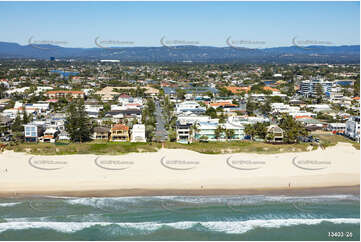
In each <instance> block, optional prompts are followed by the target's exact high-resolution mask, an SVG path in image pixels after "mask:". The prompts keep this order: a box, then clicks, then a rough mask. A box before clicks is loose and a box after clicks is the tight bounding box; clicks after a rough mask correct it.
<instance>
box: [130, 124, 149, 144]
mask: <svg viewBox="0 0 361 242" xmlns="http://www.w3.org/2000/svg"><path fill="white" fill-rule="evenodd" d="M131 136H132V137H131V138H132V139H131V142H146V139H145V125H144V124H134V125H133V128H132V135H131Z"/></svg>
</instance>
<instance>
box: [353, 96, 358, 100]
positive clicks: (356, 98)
mask: <svg viewBox="0 0 361 242" xmlns="http://www.w3.org/2000/svg"><path fill="white" fill-rule="evenodd" d="M352 99H353V100H360V97H354V98H352Z"/></svg>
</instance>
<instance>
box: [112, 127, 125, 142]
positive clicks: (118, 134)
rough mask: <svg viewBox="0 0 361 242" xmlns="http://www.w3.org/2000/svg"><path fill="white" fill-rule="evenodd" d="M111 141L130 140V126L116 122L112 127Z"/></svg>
mask: <svg viewBox="0 0 361 242" xmlns="http://www.w3.org/2000/svg"><path fill="white" fill-rule="evenodd" d="M110 141H114V142H118V141H121V142H122V141H129V127H128V126H126V125H124V124H114V125H113V126H112V128H111V129H110Z"/></svg>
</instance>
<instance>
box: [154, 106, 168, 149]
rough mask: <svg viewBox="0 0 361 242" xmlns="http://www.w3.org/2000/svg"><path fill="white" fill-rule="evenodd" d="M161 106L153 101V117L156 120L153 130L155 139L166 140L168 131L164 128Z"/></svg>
mask: <svg viewBox="0 0 361 242" xmlns="http://www.w3.org/2000/svg"><path fill="white" fill-rule="evenodd" d="M162 111H163V108H162V107H161V106H160V104H159V102H158V101H156V102H155V119H156V121H157V125H156V131H155V140H156V141H159V142H162V141H167V140H168V131H167V130H166V129H165V127H164V124H165V120H164V118H163V114H162Z"/></svg>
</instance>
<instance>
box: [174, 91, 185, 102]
mask: <svg viewBox="0 0 361 242" xmlns="http://www.w3.org/2000/svg"><path fill="white" fill-rule="evenodd" d="M176 93H177V99H181V100H184V95H185V94H186V91H185V90H183V89H177V90H176Z"/></svg>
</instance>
